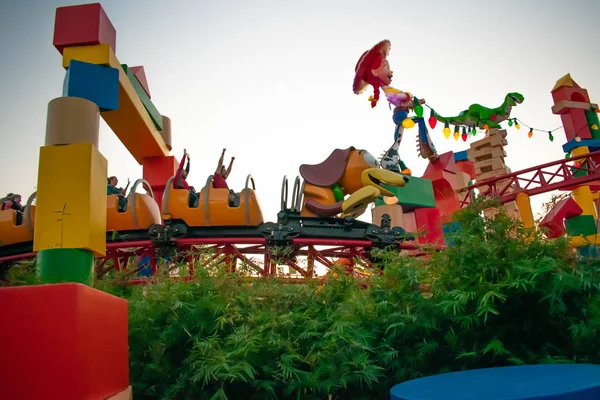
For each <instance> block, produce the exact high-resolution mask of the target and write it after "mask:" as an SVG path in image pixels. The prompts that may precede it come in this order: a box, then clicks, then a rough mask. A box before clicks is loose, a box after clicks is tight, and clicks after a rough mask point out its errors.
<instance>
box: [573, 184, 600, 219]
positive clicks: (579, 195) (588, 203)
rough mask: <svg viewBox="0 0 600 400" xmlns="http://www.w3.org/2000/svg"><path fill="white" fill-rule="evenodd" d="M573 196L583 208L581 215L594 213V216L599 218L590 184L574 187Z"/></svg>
mask: <svg viewBox="0 0 600 400" xmlns="http://www.w3.org/2000/svg"><path fill="white" fill-rule="evenodd" d="M571 196H572V197H573V200H575V202H576V203H577V205H579V207H581V209H582V210H583V212H582V213H581V215H593V216H594V218H597V214H596V207H595V206H594V200H593V198H592V191H591V190H590V187H589V186H579V187H577V188H575V189H573V191H572V192H571Z"/></svg>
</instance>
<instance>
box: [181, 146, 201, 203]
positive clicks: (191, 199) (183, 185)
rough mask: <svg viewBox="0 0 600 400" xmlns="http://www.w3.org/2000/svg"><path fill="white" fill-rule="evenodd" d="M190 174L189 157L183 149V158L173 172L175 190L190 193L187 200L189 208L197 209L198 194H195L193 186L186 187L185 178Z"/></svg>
mask: <svg viewBox="0 0 600 400" xmlns="http://www.w3.org/2000/svg"><path fill="white" fill-rule="evenodd" d="M186 160H187V165H186V167H185V168H183V166H184V164H185V161H186ZM189 173H190V155H189V154H188V152H187V149H183V158H182V159H181V162H180V163H179V167H178V168H177V172H175V189H186V190H188V191H189V192H190V197H189V199H188V206H189V207H198V198H199V197H200V194H199V193H197V192H196V189H194V187H193V186H190V185H188V183H187V182H186V178H187V176H188V174H189Z"/></svg>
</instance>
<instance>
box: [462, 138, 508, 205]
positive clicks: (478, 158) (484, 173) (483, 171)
mask: <svg viewBox="0 0 600 400" xmlns="http://www.w3.org/2000/svg"><path fill="white" fill-rule="evenodd" d="M506 135H507V132H506V130H504V129H498V128H494V129H490V130H488V132H487V134H486V137H485V138H483V139H481V140H478V141H476V142H473V143H472V144H471V146H470V149H469V150H467V152H468V155H469V158H470V159H471V160H472V161H473V163H474V167H475V178H476V180H478V181H483V180H485V179H490V178H495V177H497V176H502V175H506V174H509V173H510V172H511V170H510V168H508V167H507V166H506V164H505V163H504V158H505V157H506V151H505V150H504V146H506V145H507V144H508V141H507V140H506ZM507 184H509V181H508V180H505V181H498V182H496V187H497V188H498V189H500V188H503V187H505V186H506V185H507ZM478 189H479V191H480V193H483V192H485V191H487V190H488V186H485V185H484V186H480V187H479V188H478ZM512 190H513V188H511V189H509V191H512ZM503 207H504V208H505V209H506V211H507V212H508V214H509V215H511V216H513V217H517V216H518V210H517V205H516V203H515V202H510V203H506V204H504V205H503ZM494 214H495V211H493V210H485V211H484V215H485V216H486V217H493V215H494Z"/></svg>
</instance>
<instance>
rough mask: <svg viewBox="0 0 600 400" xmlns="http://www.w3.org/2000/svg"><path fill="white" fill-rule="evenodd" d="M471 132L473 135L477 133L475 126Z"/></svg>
mask: <svg viewBox="0 0 600 400" xmlns="http://www.w3.org/2000/svg"><path fill="white" fill-rule="evenodd" d="M471 133H472V134H473V136H475V135H477V128H475V127H473V130H472V131H471Z"/></svg>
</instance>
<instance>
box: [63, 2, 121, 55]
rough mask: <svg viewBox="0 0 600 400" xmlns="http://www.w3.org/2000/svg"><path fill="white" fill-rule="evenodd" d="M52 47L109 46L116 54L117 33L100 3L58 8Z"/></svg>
mask: <svg viewBox="0 0 600 400" xmlns="http://www.w3.org/2000/svg"><path fill="white" fill-rule="evenodd" d="M53 44H54V47H56V49H57V50H58V51H59V52H60V54H62V53H63V49H64V48H65V47H70V46H90V45H95V44H109V45H110V47H111V48H112V50H113V52H114V53H116V52H117V47H116V46H117V31H116V30H115V27H114V26H113V24H112V23H111V22H110V20H109V19H108V17H107V16H106V13H105V12H104V10H103V9H102V6H101V5H100V3H93V4H83V5H78V6H67V7H58V8H57V9H56V17H55V18H54V41H53Z"/></svg>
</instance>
